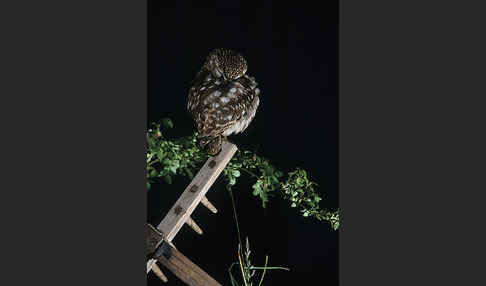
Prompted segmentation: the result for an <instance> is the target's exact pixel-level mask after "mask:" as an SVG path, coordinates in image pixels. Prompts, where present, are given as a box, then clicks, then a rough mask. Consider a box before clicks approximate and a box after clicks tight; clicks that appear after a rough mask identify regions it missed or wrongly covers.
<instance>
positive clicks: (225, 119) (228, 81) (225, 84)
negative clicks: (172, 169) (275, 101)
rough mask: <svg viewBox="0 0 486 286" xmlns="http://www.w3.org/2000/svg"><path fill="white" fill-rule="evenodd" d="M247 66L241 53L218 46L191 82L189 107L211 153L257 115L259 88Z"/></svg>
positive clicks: (199, 134)
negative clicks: (249, 73) (248, 72)
mask: <svg viewBox="0 0 486 286" xmlns="http://www.w3.org/2000/svg"><path fill="white" fill-rule="evenodd" d="M247 68H248V66H247V64H246V60H245V59H244V58H243V57H242V56H241V55H240V54H238V53H236V52H234V51H231V50H226V49H215V50H213V51H212V52H211V53H210V54H209V56H208V57H207V58H206V61H205V63H204V65H203V67H202V68H201V70H200V71H199V72H198V74H197V75H196V78H195V79H194V80H193V82H192V87H191V89H190V90H189V100H188V102H187V109H188V111H189V112H190V113H191V115H192V117H193V118H194V121H195V122H196V127H197V131H198V138H199V143H200V145H201V146H202V147H204V146H206V145H207V146H208V153H209V154H210V155H212V156H214V155H216V154H218V153H219V152H220V151H221V143H222V140H226V136H228V135H231V134H237V133H240V132H242V131H243V130H245V129H246V128H247V127H248V125H249V124H250V122H251V121H252V119H253V117H255V112H256V110H257V108H258V104H259V103H260V99H259V98H258V95H259V93H260V90H259V89H258V88H257V83H256V81H255V79H254V78H253V77H251V76H248V75H247V74H246V70H247Z"/></svg>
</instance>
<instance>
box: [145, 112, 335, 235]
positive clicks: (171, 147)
mask: <svg viewBox="0 0 486 286" xmlns="http://www.w3.org/2000/svg"><path fill="white" fill-rule="evenodd" d="M173 127H174V124H173V122H172V121H171V120H170V119H167V118H166V119H163V120H162V121H161V122H157V123H152V124H151V126H150V128H149V129H148V131H147V189H148V190H150V187H151V184H152V183H153V182H154V180H156V179H163V180H164V181H165V182H166V183H167V184H171V183H172V180H173V179H172V178H173V177H174V176H186V177H188V178H189V179H192V178H193V176H194V174H195V173H196V172H197V171H198V170H199V169H200V168H201V166H202V165H203V164H204V162H205V161H206V160H207V157H208V155H207V153H206V152H205V151H204V150H202V149H201V148H200V147H199V145H198V143H197V133H194V134H192V135H191V136H186V137H182V138H176V139H169V138H166V137H165V136H164V134H163V131H165V130H167V129H170V128H173ZM222 174H223V175H224V177H225V181H226V188H227V190H228V191H230V192H231V191H233V186H235V184H236V182H237V180H238V178H239V177H240V176H242V175H246V176H249V177H251V178H252V179H254V180H255V181H254V183H253V185H252V190H253V191H252V193H253V195H254V196H257V197H259V198H260V200H261V202H262V206H263V207H264V208H265V207H266V205H267V203H268V201H269V197H270V196H271V195H272V194H276V195H279V196H281V197H282V198H283V199H285V200H287V201H289V203H290V206H291V207H292V208H296V209H298V210H299V212H300V213H301V214H302V215H303V216H304V217H314V218H316V219H318V220H321V221H327V222H329V223H330V225H331V227H332V228H333V229H334V230H337V229H338V228H339V210H335V211H329V210H327V209H322V208H321V207H320V206H319V202H320V201H321V200H322V198H321V197H320V196H319V193H318V192H317V191H316V190H315V187H317V184H316V183H315V182H312V181H311V180H309V178H308V177H307V172H306V171H305V170H303V169H301V168H296V169H295V170H293V171H290V172H288V173H284V172H282V171H279V170H277V169H276V168H275V167H274V166H273V165H272V164H271V163H270V162H269V161H268V160H267V159H265V158H263V157H261V156H258V155H257V154H255V153H254V152H251V151H242V150H238V151H237V152H236V153H235V155H234V156H233V158H232V159H231V161H230V162H229V163H228V165H227V166H226V167H225V169H224V170H223V173H222Z"/></svg>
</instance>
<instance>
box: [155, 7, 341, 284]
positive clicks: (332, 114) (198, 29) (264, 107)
mask: <svg viewBox="0 0 486 286" xmlns="http://www.w3.org/2000/svg"><path fill="white" fill-rule="evenodd" d="M160 2H161V1H149V5H148V13H149V18H148V121H149V122H152V121H154V120H158V119H161V118H163V117H169V118H171V119H172V120H173V121H174V124H175V128H174V130H172V131H171V133H170V136H174V137H177V136H185V135H189V134H191V133H192V132H193V130H194V129H193V123H192V120H191V118H190V116H189V114H187V113H186V109H185V107H186V102H187V92H188V89H189V88H190V85H189V84H190V81H191V80H192V79H193V78H194V76H195V75H196V73H197V71H198V70H199V68H200V67H201V65H202V63H203V61H204V58H205V57H206V55H207V54H208V53H209V52H210V51H211V50H212V49H213V48H218V47H225V48H231V49H234V50H237V51H239V52H240V53H241V54H242V55H243V56H244V57H245V58H246V59H247V61H248V65H249V67H248V74H249V75H251V76H254V77H255V78H256V80H257V82H258V83H259V87H260V90H261V96H260V99H261V101H260V107H259V109H258V112H257V115H256V117H255V119H254V120H253V122H252V124H250V126H249V128H248V129H247V130H246V131H245V132H244V133H243V134H241V135H237V136H232V137H230V140H231V141H232V142H234V143H236V144H237V145H238V147H239V148H240V149H251V150H257V152H258V154H259V155H261V156H264V157H267V158H269V159H270V161H271V162H273V163H274V165H275V166H276V167H277V168H279V169H282V170H285V171H287V170H290V169H293V168H295V167H302V168H305V169H306V170H308V171H309V175H310V177H311V178H312V179H313V180H314V181H316V182H317V183H318V184H319V192H320V193H321V195H322V196H323V197H324V200H323V201H322V202H321V205H322V206H323V207H329V208H333V209H334V208H337V206H338V185H337V182H338V174H337V170H338V90H337V86H338V78H337V75H338V19H337V17H338V6H337V1H324V2H322V3H319V6H317V5H315V6H313V5H305V6H304V5H300V7H295V6H292V5H288V4H284V3H281V2H277V3H278V4H277V3H270V2H265V3H261V4H257V5H255V4H254V3H252V4H251V5H245V4H244V3H241V4H231V5H229V4H227V3H225V2H223V1H218V2H213V3H211V2H206V1H205V2H204V3H205V4H204V5H201V4H198V5H193V4H191V3H188V2H187V1H179V2H178V4H174V5H167V4H161V3H160ZM282 2H283V1H282ZM208 3H209V4H208ZM188 182H189V181H188V180H185V179H182V178H181V179H178V180H176V181H175V182H174V184H173V185H171V186H168V185H165V184H160V185H155V186H154V187H153V189H152V190H151V191H150V192H149V194H148V201H149V205H148V220H149V222H151V223H153V224H157V223H158V222H160V220H161V219H162V218H163V216H164V215H165V213H166V212H167V211H168V209H169V207H170V206H171V205H172V204H173V203H174V202H175V200H176V199H177V197H178V196H179V195H180V193H181V192H182V191H183V189H184V188H185V186H186V185H187V183H188ZM208 197H209V198H210V199H211V200H212V201H213V202H214V204H215V205H216V207H217V208H218V210H219V213H218V214H217V215H212V214H210V213H209V211H207V210H206V209H204V208H203V207H198V208H197V209H196V212H195V214H194V215H193V216H194V217H195V218H196V221H197V222H198V224H199V225H200V226H201V227H202V228H203V230H204V231H205V233H204V235H203V236H202V237H199V236H198V235H197V234H195V233H194V232H192V230H190V229H189V228H188V227H184V228H183V229H182V230H181V232H180V233H179V234H178V236H177V237H176V239H175V240H174V243H175V245H176V246H177V248H178V249H179V250H181V251H182V252H183V253H184V254H186V255H187V256H188V257H189V258H191V259H192V260H193V261H194V262H196V264H198V265H199V266H201V267H202V268H203V269H204V270H206V271H207V272H208V273H209V274H210V275H212V276H213V277H214V278H215V279H216V280H218V281H219V282H220V283H223V284H224V285H229V283H230V282H229V276H228V273H227V269H228V267H229V265H230V264H231V263H232V262H233V261H235V260H236V247H237V235H236V228H235V225H234V219H233V215H232V207H231V201H230V199H229V195H228V194H227V192H226V190H225V189H224V185H223V184H222V182H221V179H220V180H218V181H217V183H216V184H215V185H214V186H213V187H212V188H211V189H210V191H209V193H208ZM236 200H237V209H238V211H239V222H240V228H241V231H242V235H243V236H246V235H248V236H249V239H250V244H251V246H252V251H253V262H254V264H257V265H261V264H263V262H264V257H265V255H266V254H269V265H271V266H287V267H289V268H290V269H291V271H290V272H285V271H271V272H268V273H267V276H266V278H265V281H264V283H263V284H264V285H288V284H289V283H290V282H291V281H292V282H295V283H299V284H300V283H301V285H309V284H316V283H317V284H319V285H337V282H338V232H335V231H332V230H331V228H330V227H329V225H328V224H327V223H323V222H319V221H317V220H315V219H312V218H303V217H301V216H300V214H299V213H298V212H297V210H296V209H292V208H290V207H289V204H288V202H286V201H282V200H280V199H278V198H274V199H271V201H270V203H269V206H268V207H267V209H262V207H261V203H260V201H259V199H258V198H256V197H253V196H252V194H251V185H250V182H249V181H245V180H244V179H242V180H241V182H240V184H239V185H238V188H237V192H236ZM235 272H236V271H235ZM166 274H167V275H168V276H169V280H171V282H170V285H183V284H182V282H180V281H179V280H178V279H177V278H175V277H173V276H171V275H170V273H168V271H166ZM148 283H149V285H160V281H158V280H157V278H155V276H154V275H153V274H150V275H149V282H148Z"/></svg>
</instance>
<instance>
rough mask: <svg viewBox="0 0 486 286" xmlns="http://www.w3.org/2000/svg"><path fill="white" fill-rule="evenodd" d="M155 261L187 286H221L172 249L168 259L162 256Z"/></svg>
mask: <svg viewBox="0 0 486 286" xmlns="http://www.w3.org/2000/svg"><path fill="white" fill-rule="evenodd" d="M157 259H158V261H159V262H160V263H161V264H162V265H164V266H165V267H166V268H167V269H169V270H170V271H171V272H172V273H174V275H175V276H177V277H178V278H179V279H181V280H182V281H183V282H184V283H186V284H187V285H189V286H221V284H219V283H218V282H217V281H216V280H214V279H213V278H212V277H211V276H209V275H208V274H207V273H206V272H204V270H202V269H201V268H199V266H197V265H196V264H194V263H193V262H192V261H191V260H189V259H188V258H187V257H185V256H184V255H183V254H182V253H180V252H179V251H177V250H176V249H174V248H172V247H171V249H170V256H169V257H168V258H167V257H164V255H162V256H160V257H157Z"/></svg>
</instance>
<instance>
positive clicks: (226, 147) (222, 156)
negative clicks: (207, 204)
mask: <svg viewBox="0 0 486 286" xmlns="http://www.w3.org/2000/svg"><path fill="white" fill-rule="evenodd" d="M237 149H238V148H237V147H236V145H234V144H232V143H230V142H227V141H224V142H223V145H222V150H221V152H220V153H219V154H218V155H217V156H216V157H210V158H209V159H208V160H207V161H206V163H205V164H204V166H203V167H202V168H201V170H199V172H198V173H197V174H196V176H195V177H194V179H193V180H192V182H191V183H190V184H189V186H187V188H186V189H185V190H184V192H183V193H182V195H181V196H180V197H179V199H178V200H177V202H176V203H175V204H174V206H172V208H171V209H170V211H169V212H168V213H167V215H166V216H165V217H164V219H163V220H162V222H161V223H160V224H159V225H158V227H157V229H158V230H159V231H160V232H162V233H163V234H164V236H165V237H164V238H165V240H167V241H169V242H170V241H172V239H174V237H175V236H176V234H177V233H178V232H179V230H180V229H181V227H182V226H183V225H184V223H185V222H186V221H187V219H188V217H189V216H190V215H191V213H192V212H193V211H194V209H195V208H196V206H197V205H198V204H199V202H200V201H201V199H202V198H203V196H204V195H205V194H206V193H207V191H208V190H209V188H210V187H211V185H212V184H213V183H214V181H215V180H216V178H218V176H219V175H220V174H221V172H222V171H223V169H224V167H226V165H227V164H228V162H229V161H230V160H231V158H232V157H233V155H234V154H235V152H236V150H237Z"/></svg>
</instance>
